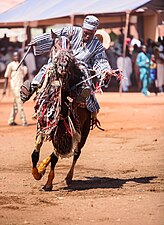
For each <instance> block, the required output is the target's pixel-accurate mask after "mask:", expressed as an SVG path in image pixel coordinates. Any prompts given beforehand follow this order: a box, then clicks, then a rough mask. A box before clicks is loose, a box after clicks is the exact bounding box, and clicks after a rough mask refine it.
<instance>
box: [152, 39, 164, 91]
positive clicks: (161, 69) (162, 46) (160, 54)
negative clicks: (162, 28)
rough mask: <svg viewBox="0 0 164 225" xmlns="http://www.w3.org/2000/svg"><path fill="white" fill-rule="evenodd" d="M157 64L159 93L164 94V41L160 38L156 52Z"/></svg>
mask: <svg viewBox="0 0 164 225" xmlns="http://www.w3.org/2000/svg"><path fill="white" fill-rule="evenodd" d="M154 54H155V58H156V62H157V87H158V89H159V93H163V92H164V39H162V38H161V37H159V38H158V42H157V46H156V48H155V50H154Z"/></svg>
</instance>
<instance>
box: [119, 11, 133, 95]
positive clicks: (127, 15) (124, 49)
mask: <svg viewBox="0 0 164 225" xmlns="http://www.w3.org/2000/svg"><path fill="white" fill-rule="evenodd" d="M130 13H131V11H130V10H127V11H126V24H125V31H124V44H123V73H124V68H125V56H126V39H127V36H128V27H129V17H130ZM119 93H120V95H121V94H122V81H120V87H119Z"/></svg>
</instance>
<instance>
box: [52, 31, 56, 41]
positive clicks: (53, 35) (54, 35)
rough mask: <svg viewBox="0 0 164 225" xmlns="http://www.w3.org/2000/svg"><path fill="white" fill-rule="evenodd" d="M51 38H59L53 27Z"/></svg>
mask: <svg viewBox="0 0 164 225" xmlns="http://www.w3.org/2000/svg"><path fill="white" fill-rule="evenodd" d="M51 38H52V39H53V40H55V39H56V38H57V34H55V33H54V32H53V30H52V29H51Z"/></svg>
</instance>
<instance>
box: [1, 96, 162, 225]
mask: <svg viewBox="0 0 164 225" xmlns="http://www.w3.org/2000/svg"><path fill="white" fill-rule="evenodd" d="M0 94H1V93H0ZM97 98H98V100H99V103H100V106H101V110H100V113H99V119H100V121H101V125H102V127H103V128H104V129H105V131H101V130H98V129H94V130H93V131H91V132H90V135H89V138H88V140H87V143H86V145H85V147H84V148H83V150H82V154H81V156H80V158H79V160H78V162H77V166H76V169H75V174H74V181H73V183H72V185H71V186H69V187H67V186H66V184H65V183H64V182H63V180H64V178H65V176H66V174H67V171H68V170H69V167H70V164H71V162H72V158H68V159H62V160H61V159H60V160H59V162H58V164H57V166H56V174H55V179H54V186H53V191H51V192H43V191H41V188H42V186H43V185H44V184H45V183H46V180H47V175H48V170H49V169H48V170H47V171H46V174H45V176H44V177H43V178H42V179H41V180H40V181H36V180H34V179H33V177H32V175H31V153H32V151H33V148H34V147H33V146H34V140H35V129H36V122H35V121H34V120H32V118H31V115H32V113H33V101H32V100H30V101H29V102H26V103H25V105H24V107H25V112H26V115H27V120H28V123H29V126H28V127H22V126H21V120H20V118H19V116H18V117H17V119H16V122H17V123H18V124H19V125H18V126H15V127H9V126H8V125H7V120H8V116H9V113H10V108H11V104H12V98H11V95H9V94H7V96H6V97H4V98H3V99H2V101H1V102H0V143H1V144H0V174H1V175H0V225H24V224H29V225H50V224H51V225H92V224H93V225H117V224H118V225H164V192H163V191H164V176H163V175H164V171H163V169H164V95H159V96H154V94H153V93H151V96H150V97H145V96H143V95H142V94H141V93H122V95H121V96H120V94H119V93H104V94H103V95H97ZM51 151H52V145H51V143H49V142H46V143H45V144H44V146H43V148H42V152H41V158H40V159H41V160H42V159H44V157H45V156H47V155H48V154H50V153H51Z"/></svg>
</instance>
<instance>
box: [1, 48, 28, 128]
mask: <svg viewBox="0 0 164 225" xmlns="http://www.w3.org/2000/svg"><path fill="white" fill-rule="evenodd" d="M19 62H20V54H19V53H18V52H14V53H13V61H12V62H10V63H9V64H8V65H7V68H6V71H5V74H4V77H5V83H4V89H3V93H2V94H3V95H5V94H6V89H7V87H8V80H9V79H10V86H11V90H12V94H13V97H14V102H13V107H12V110H11V114H10V117H9V120H8V124H9V125H10V126H16V125H17V123H16V122H15V119H16V115H17V113H19V115H20V117H21V120H22V126H28V124H27V120H26V116H25V112H24V108H23V102H22V101H21V99H20V87H21V86H22V84H23V80H24V77H25V75H26V74H27V67H26V66H23V65H21V66H20V67H19V69H18V70H17V71H16V69H17V67H18V65H19Z"/></svg>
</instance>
